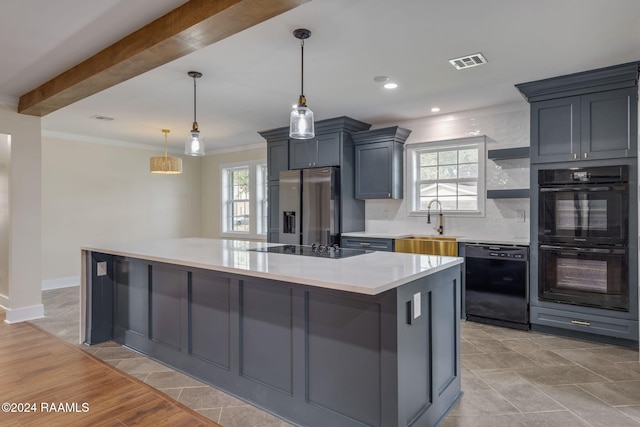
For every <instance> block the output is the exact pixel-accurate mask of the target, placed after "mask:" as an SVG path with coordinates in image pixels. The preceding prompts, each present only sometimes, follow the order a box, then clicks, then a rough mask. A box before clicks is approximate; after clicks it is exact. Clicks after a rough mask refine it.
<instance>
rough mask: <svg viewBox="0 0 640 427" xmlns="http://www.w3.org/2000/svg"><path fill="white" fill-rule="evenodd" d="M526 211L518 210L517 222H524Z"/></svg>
mask: <svg viewBox="0 0 640 427" xmlns="http://www.w3.org/2000/svg"><path fill="white" fill-rule="evenodd" d="M524 213H525V212H524V211H516V222H517V223H520V224H524Z"/></svg>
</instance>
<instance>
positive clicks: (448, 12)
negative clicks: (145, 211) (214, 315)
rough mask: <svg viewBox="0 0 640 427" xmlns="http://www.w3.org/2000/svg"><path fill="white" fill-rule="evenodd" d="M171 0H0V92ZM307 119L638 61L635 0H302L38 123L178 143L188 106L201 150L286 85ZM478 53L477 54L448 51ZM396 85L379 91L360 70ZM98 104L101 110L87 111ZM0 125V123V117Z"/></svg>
mask: <svg viewBox="0 0 640 427" xmlns="http://www.w3.org/2000/svg"><path fill="white" fill-rule="evenodd" d="M182 3H184V0H102V1H100V2H98V1H86V0H55V1H51V0H2V2H1V4H0V57H1V58H2V66H0V101H3V102H5V103H6V102H16V103H17V99H18V97H19V96H21V95H23V94H25V93H27V92H29V91H30V90H32V89H34V88H36V87H38V86H39V85H41V84H42V83H45V82H46V81H48V80H50V79H51V78H53V77H55V76H57V75H58V74H60V73H61V72H62V71H64V70H66V69H68V68H71V67H72V66H74V65H76V64H77V63H79V62H81V61H82V60H83V59H85V58H87V57H88V56H91V55H92V54H94V53H96V52H98V51H99V50H101V49H103V48H105V47H107V46H109V45H111V44H112V43H114V42H115V41H117V40H119V39H120V38H122V37H124V36H126V35H127V34H129V33H131V32H133V31H135V30H136V29H138V28H139V27H141V26H144V25H145V24H147V23H148V22H150V21H152V20H154V19H156V18H158V17H159V16H162V15H163V14H165V13H166V12H168V11H170V10H172V9H174V8H175V7H177V6H179V5H180V4H182ZM300 27H303V28H308V29H310V30H311V32H312V35H311V38H310V39H308V40H307V41H306V42H305V95H306V96H307V101H308V105H309V107H310V108H311V109H312V110H313V111H314V113H315V117H316V120H322V119H328V118H332V117H336V116H342V115H347V116H350V117H353V118H355V119H359V120H363V121H366V122H369V123H372V124H376V123H389V122H393V121H397V120H404V119H413V118H417V117H424V116H430V115H434V113H431V111H430V110H431V108H432V107H434V106H438V107H440V108H441V111H440V112H439V113H437V114H447V113H451V112H456V111H463V110H469V109H476V108H480V107H487V106H492V105H498V104H504V103H511V102H523V98H522V97H521V95H520V94H519V92H518V91H517V90H516V89H515V88H514V86H513V85H514V84H517V83H524V82H528V81H532V80H538V79H542V78H547V77H553V76H557V75H563V74H568V73H573V72H579V71H586V70H590V69H595V68H600V67H605V66H609V65H615V64H621V63H625V62H631V61H638V60H640V1H638V0H482V1H478V0H455V1H452V0H398V1H390V0H312V1H311V2H309V3H306V4H303V5H302V6H300V7H298V8H295V9H293V10H291V11H289V12H287V13H284V14H282V15H280V16H277V17H275V18H273V19H271V20H269V21H267V22H265V23H263V24H260V25H257V26H255V27H253V28H250V29H248V30H245V31H243V32H241V33H239V34H236V35H234V36H232V37H230V38H228V39H225V40H223V41H221V42H218V43H216V44H214V45H211V46H209V47H207V48H204V49H202V50H200V51H198V52H195V53H192V54H190V55H188V56H185V57H183V58H180V59H178V60H176V61H174V62H171V63H169V64H167V65H165V66H162V67H159V68H156V69H154V70H152V71H150V72H148V73H146V74H143V75H141V76H138V77H136V78H133V79H131V80H129V81H126V82H124V83H121V84H120V85H118V86H115V87H113V88H111V89H108V90H105V91H103V92H101V93H98V94H96V95H93V96H91V97H89V98H86V99H84V100H81V101H79V102H76V103H75V104H73V105H70V106H68V107H66V108H63V109H61V110H58V111H56V112H54V113H51V114H49V115H47V116H45V117H44V118H43V119H42V129H43V132H45V134H49V135H56V134H68V135H80V136H82V137H88V138H93V139H101V140H106V141H121V142H127V143H137V144H150V145H155V146H158V147H159V148H160V147H161V146H162V142H163V138H164V136H163V135H162V133H161V131H160V129H162V128H168V129H171V131H172V132H171V134H170V136H169V140H170V142H171V143H172V145H174V146H176V147H178V146H181V145H182V143H183V141H184V137H185V136H186V134H187V132H188V131H189V130H190V128H191V122H192V119H193V80H192V79H191V78H190V77H189V76H188V75H187V71H189V70H196V71H200V72H202V73H203V74H204V76H203V77H202V78H201V79H198V81H197V84H198V109H197V111H198V115H197V119H198V123H199V125H200V130H201V131H202V133H203V135H204V136H205V139H206V146H207V150H208V152H212V151H215V150H219V149H229V148H234V147H238V146H242V145H249V144H255V143H260V142H262V141H263V140H262V138H261V137H260V136H259V135H258V134H257V133H256V132H257V131H259V130H265V129H271V128H275V127H280V126H286V125H287V123H288V116H289V111H290V107H291V105H292V104H293V103H295V102H296V100H297V97H298V95H299V92H300V44H299V41H298V40H296V39H295V38H294V37H293V35H292V31H293V30H294V29H296V28H300ZM477 52H482V54H484V56H485V57H486V58H487V60H488V64H487V65H483V66H480V67H474V68H469V69H465V70H461V71H457V70H456V69H455V68H453V67H452V66H451V65H450V64H449V63H448V60H449V59H451V58H455V57H459V56H463V55H467V54H472V53H477ZM378 75H386V76H389V77H390V78H391V79H392V80H394V81H397V82H398V84H399V85H400V86H399V88H398V89H396V90H394V91H389V90H385V89H383V88H382V86H381V85H380V84H379V83H376V82H374V80H373V78H374V77H375V76H378ZM95 115H101V116H108V117H112V118H114V119H115V120H113V121H109V122H105V121H99V120H95V119H92V118H91V117H92V116H95ZM0 131H1V129H0Z"/></svg>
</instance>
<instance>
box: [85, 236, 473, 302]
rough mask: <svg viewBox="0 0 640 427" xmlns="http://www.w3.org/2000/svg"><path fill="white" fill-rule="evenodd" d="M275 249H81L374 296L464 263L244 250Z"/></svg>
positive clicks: (148, 245) (186, 242)
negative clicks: (312, 255)
mask: <svg viewBox="0 0 640 427" xmlns="http://www.w3.org/2000/svg"><path fill="white" fill-rule="evenodd" d="M265 246H278V244H271V243H261V242H250V241H243V240H220V239H202V238H188V239H169V240H161V241H153V242H143V243H122V244H110V245H100V246H83V247H82V250H84V251H92V252H101V253H106V254H111V255H119V256H126V257H132V258H139V259H144V260H149V261H158V262H165V263H171V264H177V265H183V266H187V267H195V268H202V269H207V270H215V271H222V272H229V273H235V274H241V275H245V276H252V277H261V278H265V279H272V280H281V281H285V282H291V283H299V284H303V285H309V286H316V287H321V288H327V289H335V290H340V291H348V292H356V293H360V294H366V295H376V294H379V293H381V292H384V291H387V290H390V289H394V288H396V287H398V286H400V285H403V284H405V283H408V282H411V281H413V280H416V279H419V278H421V277H425V276H428V275H430V274H433V273H436V272H438V271H442V270H445V269H447V268H449V267H452V266H454V265H457V264H461V263H462V262H463V259H462V258H458V257H442V256H434V255H414V254H405V253H396V252H382V251H377V252H371V253H367V254H364V255H357V256H352V257H348V258H341V259H327V258H316V257H309V256H298V255H288V254H277V253H265V252H254V251H248V250H247V249H254V248H260V247H265Z"/></svg>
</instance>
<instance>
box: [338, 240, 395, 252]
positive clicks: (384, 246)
mask: <svg viewBox="0 0 640 427" xmlns="http://www.w3.org/2000/svg"><path fill="white" fill-rule="evenodd" d="M340 246H342V247H343V248H350V249H371V250H372V251H385V252H393V251H395V240H394V239H384V238H380V237H374V238H367V237H349V236H343V237H342V241H341V242H340Z"/></svg>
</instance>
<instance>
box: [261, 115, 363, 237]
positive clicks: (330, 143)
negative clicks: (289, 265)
mask: <svg viewBox="0 0 640 427" xmlns="http://www.w3.org/2000/svg"><path fill="white" fill-rule="evenodd" d="M369 127H371V125H370V124H368V123H364V122H361V121H359V120H355V119H352V118H350V117H346V116H341V117H335V118H333V119H327V120H320V121H317V122H316V123H315V131H316V136H315V138H312V139H308V140H303V139H290V138H289V127H288V126H287V127H280V128H276V129H270V130H265V131H260V132H258V133H259V134H260V135H261V136H262V137H263V138H264V139H266V140H267V165H268V168H269V170H268V176H269V183H268V200H269V209H268V220H267V221H268V224H269V230H268V232H267V241H268V242H273V243H278V242H279V229H280V217H279V215H280V214H279V212H280V209H279V207H280V206H279V190H280V187H279V179H280V171H283V170H291V169H306V168H310V167H325V166H339V168H340V232H341V233H346V232H355V231H364V201H363V200H358V199H356V198H355V197H354V188H355V184H354V176H355V173H354V149H353V140H352V139H351V135H352V134H353V133H357V132H359V131H363V130H367V129H369Z"/></svg>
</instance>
